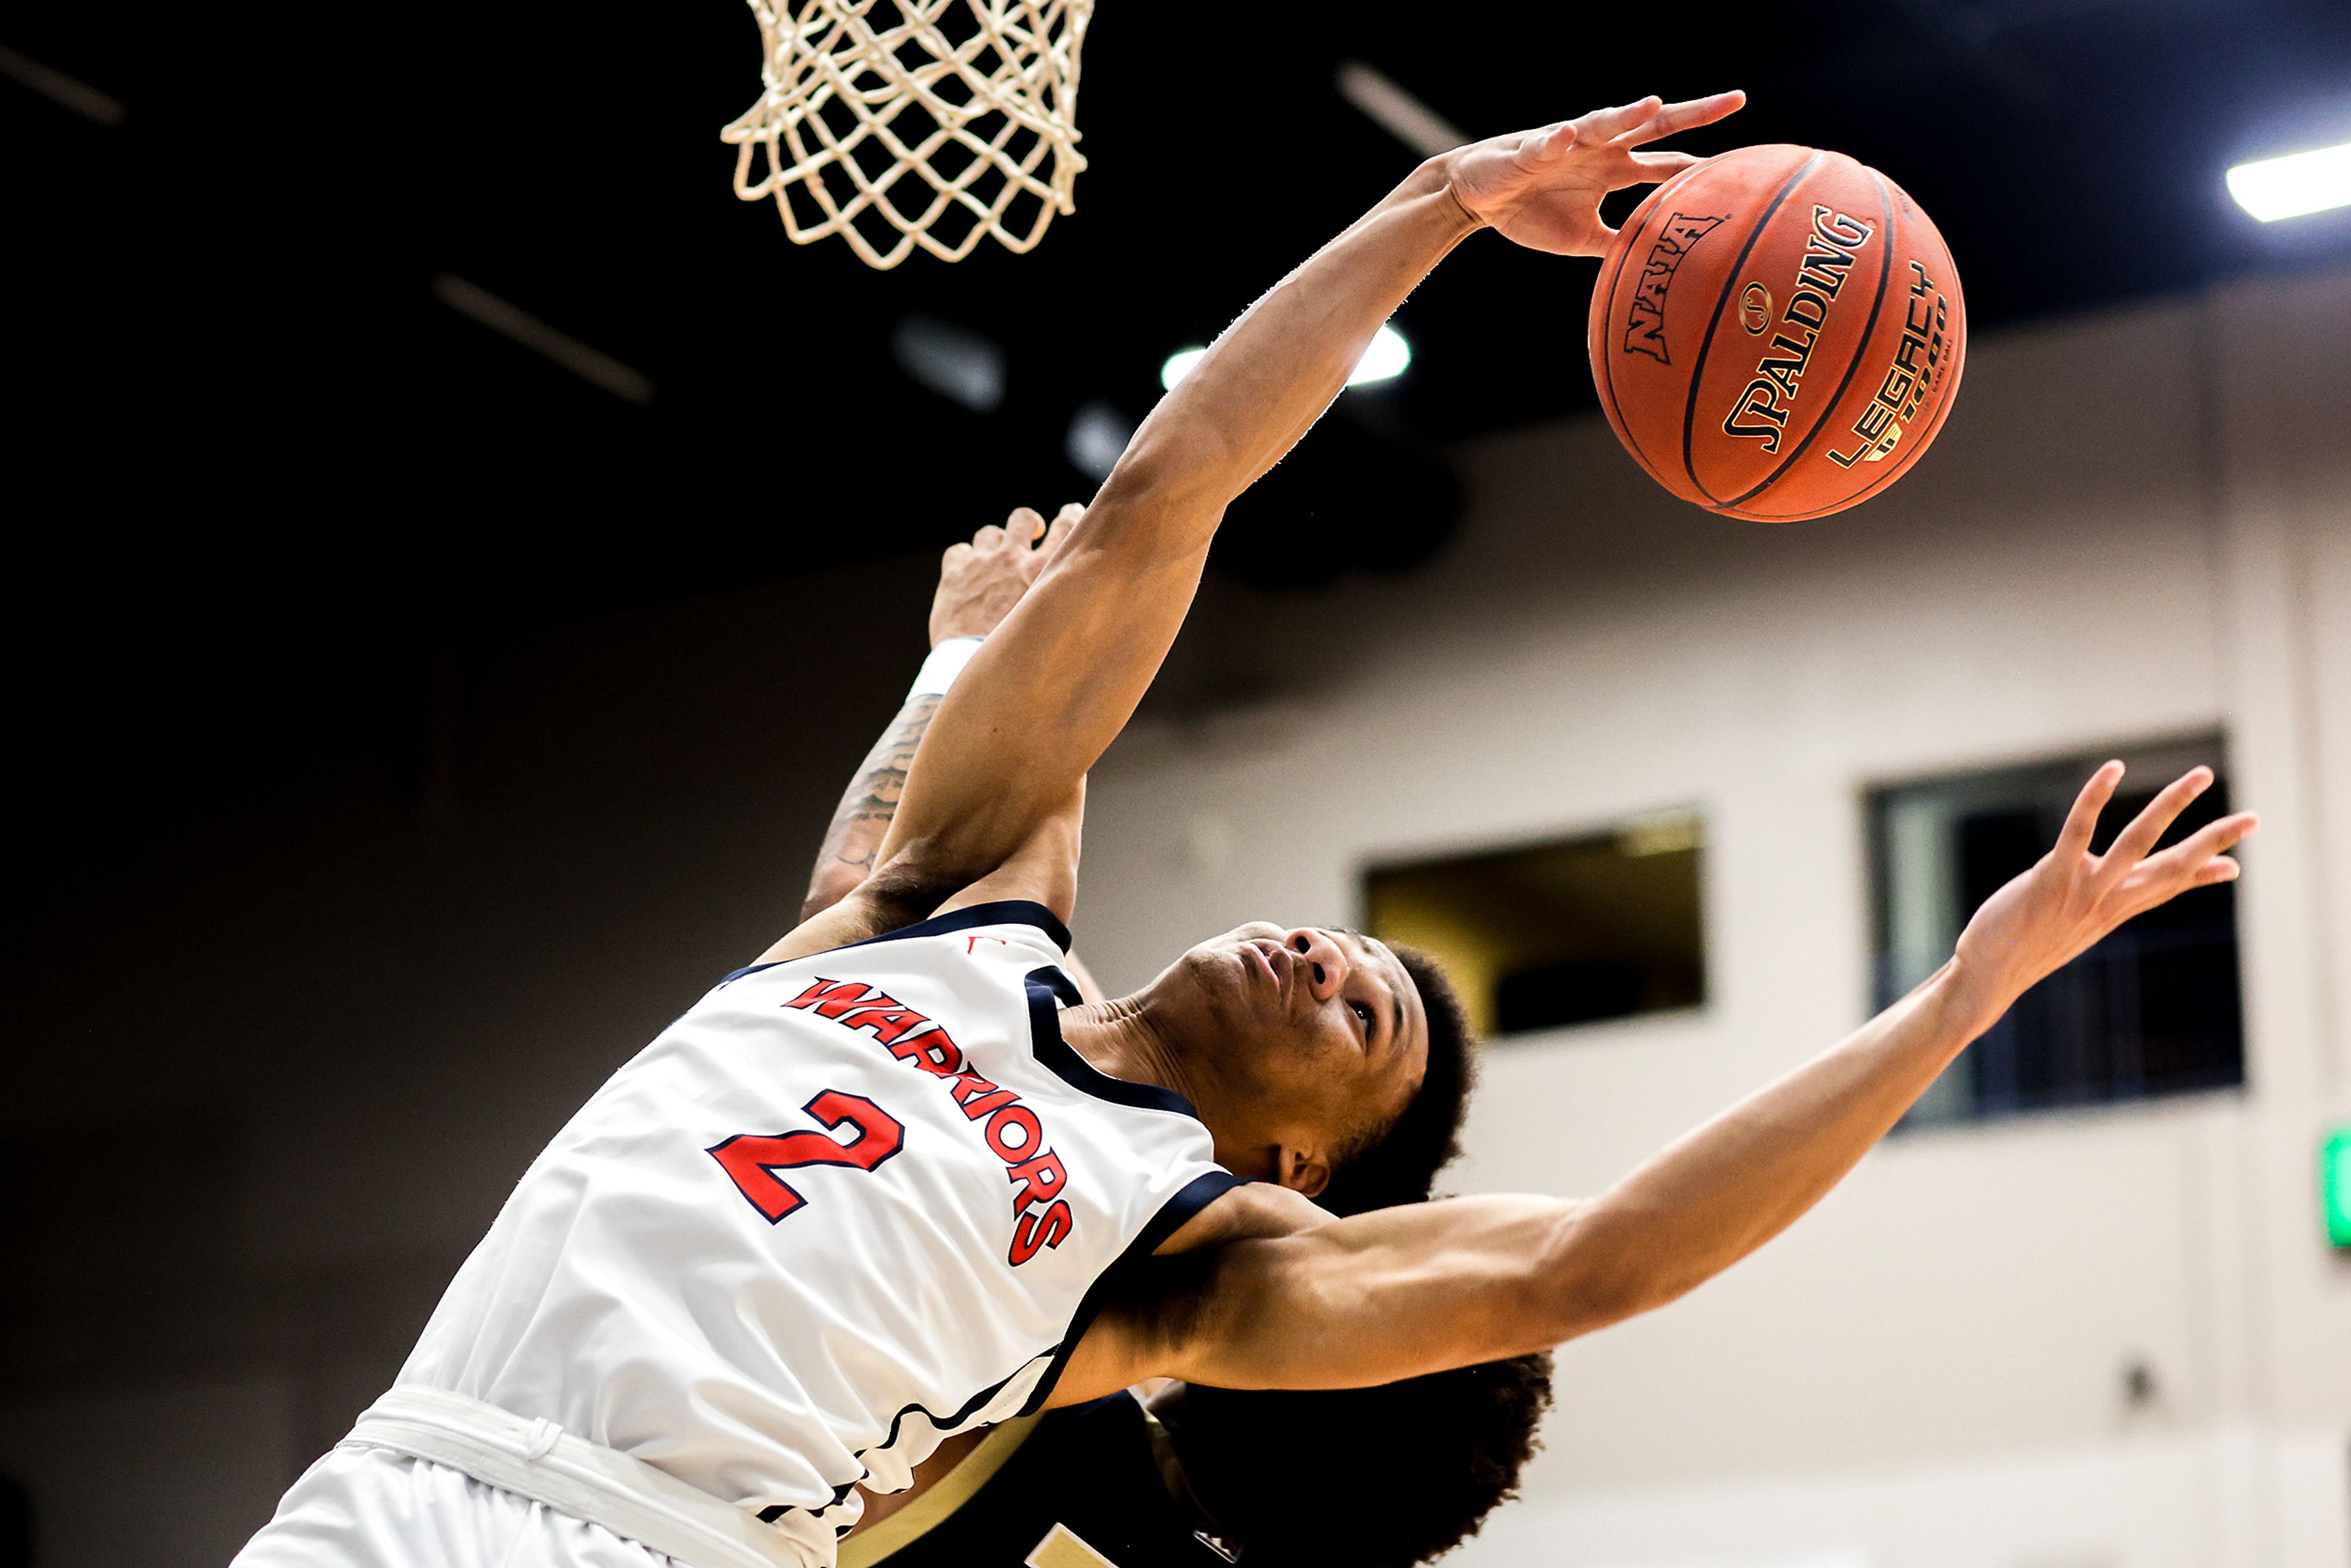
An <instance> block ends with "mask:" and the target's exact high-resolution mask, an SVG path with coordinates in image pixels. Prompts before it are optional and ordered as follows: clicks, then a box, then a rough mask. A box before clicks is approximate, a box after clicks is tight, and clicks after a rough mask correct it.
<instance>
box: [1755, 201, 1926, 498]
mask: <svg viewBox="0 0 2351 1568" xmlns="http://www.w3.org/2000/svg"><path fill="white" fill-rule="evenodd" d="M1943 270H1944V272H1945V273H1946V274H1948V275H1949V277H1950V278H1951V280H1952V281H1953V282H1954V283H1956V282H1958V281H1959V263H1957V262H1955V261H1953V260H1952V259H1951V253H1950V251H1949V248H1948V247H1947V248H1945V250H1944V252H1943ZM1962 308H1963V309H1964V307H1962ZM1967 335H1968V329H1967V322H1966V320H1965V319H1964V318H1963V319H1961V321H1960V323H1959V331H1958V332H1957V333H1955V334H1953V338H1952V343H1953V347H1952V363H1953V364H1954V365H1955V366H1957V367H1958V369H1959V370H1965V369H1966V368H1967ZM1958 396H1959V379H1958V371H1957V370H1955V371H1953V373H1952V374H1950V375H1949V376H1946V377H1944V378H1943V390H1942V392H1940V393H1939V394H1938V402H1936V404H1935V413H1934V416H1933V417H1932V418H1931V419H1929V420H1928V422H1927V434H1925V436H1923V437H1922V438H1920V440H1919V441H1918V442H1917V444H1916V445H1914V446H1912V447H1911V448H1910V450H1909V451H1908V452H1907V453H1906V454H1904V455H1903V456H1902V457H1901V458H1900V459H1899V460H1898V461H1897V462H1896V464H1895V465H1894V466H1893V467H1892V468H1891V469H1889V470H1888V471H1887V472H1886V473H1884V474H1880V475H1879V476H1877V477H1876V478H1875V479H1873V480H1871V481H1870V483H1869V486H1868V488H1866V489H1865V490H1862V491H1860V492H1858V493H1856V494H1855V496H1854V497H1852V498H1851V499H1850V500H1848V501H1846V502H1845V503H1844V505H1845V506H1847V507H1857V506H1859V505H1861V503H1862V502H1864V501H1866V500H1868V499H1869V498H1870V497H1872V496H1875V495H1876V494H1877V493H1878V492H1879V491H1880V490H1883V489H1885V488H1886V486H1888V485H1891V484H1892V483H1894V481H1896V479H1899V478H1900V477H1902V476H1903V475H1905V474H1907V473H1908V472H1909V471H1910V469H1911V466H1912V465H1915V464H1916V463H1917V461H1918V455H1919V454H1920V453H1923V452H1925V451H1926V450H1927V448H1928V447H1929V446H1931V445H1933V444H1934V442H1935V437H1936V435H1937V434H1938V433H1939V432H1940V431H1941V430H1942V428H1943V421H1944V420H1945V419H1947V418H1949V416H1950V413H1951V402H1952V400H1953V399H1955V398H1956V397H1958ZM1836 509H1837V508H1836V507H1827V508H1824V509H1823V510H1822V511H1818V512H1804V513H1801V514H1799V515H1798V516H1795V517H1786V518H1775V519H1774V520H1775V521H1784V522H1791V523H1802V522H1808V521H1810V520H1811V519H1812V518H1813V517H1825V516H1826V515H1827V514H1828V512H1831V511H1834V510H1836Z"/></svg>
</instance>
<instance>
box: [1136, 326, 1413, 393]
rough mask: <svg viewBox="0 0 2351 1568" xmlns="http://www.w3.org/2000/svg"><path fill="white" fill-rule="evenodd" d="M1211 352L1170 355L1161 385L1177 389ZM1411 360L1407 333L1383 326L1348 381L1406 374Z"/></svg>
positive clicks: (1184, 351) (1353, 384) (1161, 371)
mask: <svg viewBox="0 0 2351 1568" xmlns="http://www.w3.org/2000/svg"><path fill="white" fill-rule="evenodd" d="M1207 351H1208V350H1206V349H1179V350H1176V351H1175V352H1174V353H1172V354H1170V355H1168V356H1167V362H1166V363H1165V364H1164V365H1162V366H1160V367H1159V384H1160V385H1161V386H1163V387H1165V388H1166V389H1167V390H1168V391H1169V392H1174V391H1175V383H1176V382H1180V381H1182V380H1183V379H1184V378H1185V377H1186V376H1188V375H1190V374H1191V373H1192V367H1193V366H1194V365H1196V364H1198V363H1199V362H1200V356H1201V355H1203V354H1205V353H1207ZM1411 363H1412V345H1411V344H1410V343H1407V342H1405V340H1404V334H1403V333H1402V332H1399V331H1397V330H1396V329H1395V328H1394V327H1390V326H1382V327H1381V328H1380V329H1379V330H1378V331H1377V332H1375V333H1374V334H1373V335H1372V341H1371V344H1370V346H1369V347H1367V348H1366V349H1364V357H1363V358H1362V359H1360V360H1357V361H1355V370H1354V373H1353V374H1352V375H1350V376H1349V377H1348V378H1347V384H1348V385H1349V386H1351V387H1359V386H1362V385H1363V384H1364V382H1384V381H1386V380H1387V379H1389V378H1390V377H1391V376H1400V375H1402V374H1404V371H1405V366H1407V365H1409V364H1411Z"/></svg>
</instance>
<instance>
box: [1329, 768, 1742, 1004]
mask: <svg viewBox="0 0 2351 1568" xmlns="http://www.w3.org/2000/svg"><path fill="white" fill-rule="evenodd" d="M1703 847H1704V846H1703V833H1702V831H1701V824H1700V822H1699V820H1698V813H1696V812H1695V811H1684V810H1677V811H1668V812H1661V813H1657V814H1655V815H1651V816H1646V817H1641V818H1637V819H1635V820H1632V821H1626V822H1624V823H1621V824H1619V825H1617V826H1616V827H1614V828H1611V829H1608V830H1606V831H1601V832H1597V833H1591V834H1585V835H1582V836H1579V837H1575V838H1569V839H1558V840H1552V841H1548V842H1543V843H1536V844H1529V845H1523V846H1520V847H1517V848H1511V849H1498V850H1489V851H1482V852H1474V853H1469V854H1462V855H1450V856H1447V857H1444V858H1442V859H1432V860H1421V861H1413V862H1405V863H1399V864H1393V865H1380V866H1374V867H1373V868H1372V869H1371V870H1369V871H1368V872H1366V873H1364V915H1365V921H1364V924H1365V927H1366V929H1368V930H1369V931H1370V932H1371V933H1372V935H1374V936H1377V937H1379V938H1381V939H1382V940H1383V941H1386V942H1394V943H1402V944H1405V945H1406V946H1414V947H1421V948H1425V949H1426V950H1427V951H1429V952H1430V953H1433V954H1435V955H1436V956H1437V958H1438V959H1439V960H1441V961H1442V962H1443V963H1444V965H1445V967H1446V969H1447V972H1448V973H1449V974H1450V975H1451V976H1452V977H1453V982H1454V985H1455V987H1456V988H1457V989H1458V991H1459V992H1460V994H1461V999H1462V1003H1463V1005H1464V1007H1466V1008H1467V1009H1468V1013H1469V1018H1470V1022H1471V1023H1472V1024H1473V1025H1474V1026H1475V1027H1476V1028H1477V1030H1478V1032H1479V1034H1480V1035H1481V1036H1483V1037H1485V1038H1487V1039H1489V1040H1491V1039H1507V1038H1509V1037H1510V1036H1514V1035H1527V1034H1535V1033H1539V1032H1541V1031H1543V1030H1555V1029H1564V1028H1568V1027H1570V1026H1572V1025H1575V1024H1583V1023H1593V1022H1597V1021H1599V1020H1601V1019H1620V1018H1631V1017H1634V1016H1635V1015H1638V1014H1642V1013H1654V1012H1664V1011H1668V1010H1672V1009H1680V1008H1694V1007H1698V1006H1699V1005H1700V1004H1702V1003H1703V1002H1704V1001H1705V1000H1706V956H1705V944H1704V939H1703V936H1702V929H1703V924H1704V923H1703V921H1702V920H1701V918H1700V911H1699V907H1698V884H1699V877H1698V871H1699V862H1700V857H1701V854H1702V853H1703Z"/></svg>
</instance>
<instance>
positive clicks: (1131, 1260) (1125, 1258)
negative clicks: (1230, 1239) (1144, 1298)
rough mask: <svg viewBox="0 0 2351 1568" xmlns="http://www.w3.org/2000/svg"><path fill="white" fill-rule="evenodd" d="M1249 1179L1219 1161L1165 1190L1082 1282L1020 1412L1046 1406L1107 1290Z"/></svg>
mask: <svg viewBox="0 0 2351 1568" xmlns="http://www.w3.org/2000/svg"><path fill="white" fill-rule="evenodd" d="M1248 1185H1249V1183H1248V1182H1246V1181H1244V1180H1243V1179H1242V1178H1240V1177H1239V1176H1235V1175H1233V1173H1232V1172H1230V1171H1228V1170H1226V1169H1225V1168H1224V1167H1223V1166H1217V1167H1216V1168H1215V1169H1213V1170H1207V1171H1203V1172H1202V1173H1200V1174H1199V1175H1198V1176H1194V1177H1193V1178H1192V1179H1191V1180H1190V1181H1187V1182H1186V1183H1185V1184H1184V1185H1183V1186H1180V1187H1178V1188H1177V1189H1176V1190H1175V1192H1174V1193H1172V1194H1171V1195H1169V1197H1168V1198H1167V1201H1166V1202H1165V1203H1163V1204H1161V1205H1160V1206H1159V1212H1158V1213H1156V1214H1155V1215H1153V1216H1152V1217H1151V1218H1150V1220H1149V1221H1148V1222H1146V1223H1145V1224H1144V1227H1143V1229H1142V1230H1141V1231H1140V1232H1138V1233H1137V1234H1136V1236H1135V1238H1134V1240H1132V1241H1130V1242H1128V1243H1127V1244H1126V1250H1125V1251H1123V1252H1122V1253H1120V1254H1119V1255H1118V1256H1117V1257H1116V1258H1115V1259H1113V1260H1112V1262H1111V1265H1110V1267H1108V1268H1107V1269H1104V1270H1102V1272H1101V1273H1099V1274H1097V1275H1095V1276H1094V1282H1093V1283H1092V1284H1091V1285H1089V1286H1087V1287H1086V1293H1085V1294H1084V1295H1083V1296H1082V1297H1081V1298H1079V1301H1078V1310H1077V1312H1076V1313H1075V1314H1073V1315H1072V1316H1071V1319H1070V1326H1069V1329H1068V1332H1067V1333H1065V1334H1064V1335H1063V1337H1062V1340H1061V1344H1060V1345H1058V1346H1057V1347H1055V1349H1054V1351H1053V1363H1052V1364H1051V1365H1050V1366H1048V1367H1047V1368H1045V1375H1044V1376H1042V1377H1040V1378H1039V1379H1038V1380H1037V1386H1036V1388H1035V1389H1034V1390H1032V1391H1031V1392H1030V1394H1029V1397H1028V1399H1027V1401H1026V1402H1024V1403H1023V1404H1022V1405H1021V1406H1020V1409H1019V1412H1018V1413H1019V1415H1022V1416H1034V1415H1035V1414H1037V1412H1038V1411H1040V1410H1042V1409H1043V1408H1044V1407H1045V1402H1046V1401H1047V1400H1049V1399H1050V1398H1051V1397H1052V1396H1053V1388H1054V1385H1056V1384H1058V1383H1060V1382H1061V1374H1062V1372H1063V1371H1065V1370H1066V1369H1067V1368H1068V1366H1069V1364H1070V1357H1071V1355H1072V1354H1076V1352H1077V1348H1078V1343H1079V1342H1080V1341H1081V1340H1082V1339H1084V1338H1085V1337H1086V1331H1087V1330H1088V1329H1090V1328H1092V1326H1093V1322H1094V1319H1095V1318H1096V1317H1098V1316H1100V1315H1101V1313H1102V1307H1103V1305H1104V1304H1105V1303H1106V1302H1108V1301H1109V1300H1110V1292H1111V1291H1113V1290H1114V1289H1116V1288H1117V1286H1118V1284H1119V1282H1120V1281H1123V1280H1124V1279H1125V1278H1126V1275H1127V1273H1128V1272H1129V1271H1130V1270H1133V1269H1134V1268H1136V1267H1137V1266H1139V1265H1140V1264H1141V1263H1143V1262H1144V1260H1146V1259H1148V1258H1149V1257H1150V1256H1151V1255H1152V1254H1153V1253H1155V1252H1156V1251H1158V1250H1159V1245H1160V1243H1161V1242H1163V1241H1165V1240H1166V1239H1168V1238H1169V1237H1171V1236H1173V1235H1175V1233H1176V1232H1177V1231H1178V1230H1181V1229H1183V1228H1184V1227H1185V1226H1186V1224H1187V1223H1189V1222H1190V1220H1191V1218H1192V1217H1193V1216H1194V1215H1196V1214H1197V1213H1199V1212H1200V1211H1201V1210H1202V1209H1204V1208H1206V1207H1208V1205H1210V1204H1212V1203H1214V1202H1216V1201H1217V1199H1218V1198H1220V1197H1224V1196H1225V1194H1227V1193H1228V1192H1230V1191H1232V1190H1233V1188H1235V1187H1237V1186H1248Z"/></svg>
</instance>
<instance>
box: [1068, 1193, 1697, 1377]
mask: <svg viewBox="0 0 2351 1568" xmlns="http://www.w3.org/2000/svg"><path fill="white" fill-rule="evenodd" d="M1587 1212H1588V1206H1587V1205H1584V1204H1581V1203H1574V1202H1568V1201H1564V1200H1562V1199H1557V1198H1541V1197H1463V1198H1445V1199H1440V1200H1437V1201H1436V1202H1431V1203H1415V1204H1407V1205H1405V1206H1403V1207H1397V1208H1391V1209H1382V1210H1378V1211H1376V1212H1374V1213H1371V1214H1365V1215H1359V1216H1356V1217H1353V1218H1347V1219H1335V1220H1332V1222H1331V1223H1329V1224H1327V1225H1322V1226H1318V1227H1315V1228H1311V1229H1307V1230H1301V1231H1297V1232H1294V1233H1292V1234H1290V1235H1286V1236H1278V1237H1270V1238H1262V1239H1252V1240H1242V1241H1235V1242H1230V1243H1228V1244H1226V1245H1224V1246H1220V1247H1214V1248H1207V1249H1201V1250H1199V1251H1196V1252H1188V1253H1183V1254H1179V1255H1177V1256H1175V1257H1170V1258H1161V1259H1155V1260H1153V1262H1152V1264H1151V1266H1150V1267H1149V1268H1147V1269H1144V1270H1137V1271H1136V1272H1135V1274H1134V1277H1133V1278H1132V1280H1131V1281H1129V1283H1128V1286H1127V1289H1126V1291H1124V1292H1123V1294H1122V1295H1121V1296H1120V1297H1119V1298H1118V1299H1116V1300H1113V1301H1111V1302H1109V1303H1108V1304H1107V1305H1106V1306H1105V1308H1104V1309H1103V1311H1102V1313H1101V1315H1100V1316H1099V1317H1098V1318H1097V1319H1096V1320H1095V1321H1094V1322H1093V1324H1092V1325H1091V1326H1090V1327H1089V1328H1088V1330H1087V1332H1086V1336H1085V1338H1084V1339H1082V1340H1081V1341H1080V1342H1079V1344H1078V1348H1077V1351H1076V1352H1075V1353H1074V1354H1072V1355H1071V1359H1070V1363H1069V1365H1068V1366H1067V1367H1066V1368H1065V1369H1064V1371H1063V1373H1062V1376H1061V1382H1060V1383H1059V1385H1056V1387H1055V1389H1054V1393H1053V1403H1054V1404H1056V1405H1060V1404H1064V1403H1072V1404H1073V1403H1076V1402H1078V1401H1080V1400H1083V1399H1088V1398H1093V1397H1097V1396H1100V1395H1102V1394H1104V1393H1108V1392H1111V1391H1113V1390H1114V1389H1117V1388H1120V1387H1123V1386H1125V1385H1127V1384H1130V1383H1133V1382H1134V1381H1136V1380H1137V1379H1139V1378H1142V1377H1146V1376H1167V1377H1181V1378H1184V1379H1186V1380H1187V1381H1190V1382H1196V1383H1207V1384H1211V1385H1215V1386H1217V1387H1220V1388H1360V1387H1366V1386H1369V1385H1374V1384H1381V1383H1393V1382H1395V1380H1396V1379H1398V1378H1401V1377H1412V1376H1416V1375H1420V1374H1422V1373H1428V1372H1441V1371H1444V1370H1446V1369H1447V1368H1449V1367H1456V1366H1468V1365H1471V1364H1476V1363H1479V1362H1484V1361H1493V1360H1497V1359H1499V1358H1501V1357H1504V1356H1511V1355H1520V1354H1526V1353H1527V1352H1530V1351H1536V1350H1545V1349H1549V1348H1550V1347H1551V1346H1552V1345H1554V1344H1557V1343H1560V1342H1562V1341H1563V1340H1568V1339H1573V1338H1574V1337H1575V1336H1576V1335H1578V1334H1582V1333H1590V1332H1591V1331H1592V1330H1593V1329H1596V1328H1600V1327H1603V1326H1604V1325H1605V1324H1607V1323H1610V1322H1616V1321H1617V1320H1618V1319H1620V1318H1623V1317H1627V1316H1630V1315H1632V1314H1633V1313H1634V1312H1638V1311H1640V1310H1642V1308H1643V1307H1644V1306H1646V1305H1647V1304H1650V1303H1648V1302H1647V1301H1646V1300H1644V1299H1640V1298H1639V1296H1638V1293H1637V1291H1620V1290H1618V1289H1617V1288H1616V1287H1615V1286H1614V1284H1613V1283H1612V1282H1611V1281H1609V1280H1607V1279H1606V1278H1605V1277H1604V1276H1603V1275H1601V1274H1600V1273H1597V1272H1593V1274H1592V1275H1591V1277H1589V1278H1581V1277H1579V1270H1580V1269H1581V1263H1582V1260H1583V1259H1585V1258H1587V1257H1589V1253H1588V1252H1587V1251H1586V1250H1585V1249H1581V1248H1579V1246H1578V1245H1577V1237H1576V1231H1577V1225H1578V1221H1579V1220H1580V1219H1581V1218H1583V1216H1584V1215H1585V1214H1586V1213H1587Z"/></svg>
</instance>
